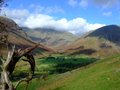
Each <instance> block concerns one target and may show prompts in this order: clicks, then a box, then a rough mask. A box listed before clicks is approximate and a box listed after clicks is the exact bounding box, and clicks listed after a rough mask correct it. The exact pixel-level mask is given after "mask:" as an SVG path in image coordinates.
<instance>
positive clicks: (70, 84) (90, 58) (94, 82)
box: [0, 17, 120, 90]
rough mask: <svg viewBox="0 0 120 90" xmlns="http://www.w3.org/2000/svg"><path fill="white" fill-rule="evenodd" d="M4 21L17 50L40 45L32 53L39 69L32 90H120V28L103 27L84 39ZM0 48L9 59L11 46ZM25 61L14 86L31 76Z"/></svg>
mask: <svg viewBox="0 0 120 90" xmlns="http://www.w3.org/2000/svg"><path fill="white" fill-rule="evenodd" d="M0 22H1V23H2V24H1V25H3V24H5V25H6V28H5V30H7V32H6V34H8V39H7V40H8V43H10V44H12V45H16V50H18V51H19V48H21V49H22V50H24V49H25V48H26V47H32V46H34V45H36V44H39V45H38V47H37V48H36V49H35V50H34V51H33V52H32V53H31V54H33V55H34V57H35V63H36V66H35V74H34V76H33V80H32V81H30V82H29V85H28V90H90V89H91V90H119V89H120V88H119V83H120V79H119V76H120V69H119V67H120V64H119V63H120V61H119V59H120V44H119V42H120V34H119V33H120V27H119V26H117V25H108V26H103V27H101V28H98V29H96V30H93V31H92V32H87V33H85V34H84V35H82V36H81V37H80V36H76V35H74V34H71V33H69V32H66V31H57V30H55V29H52V28H35V29H30V28H27V27H19V26H18V25H17V24H16V23H15V22H14V21H13V20H11V19H8V18H5V17H0ZM6 22H7V23H6ZM1 27H2V26H1ZM0 30H2V29H0ZM2 34H3V33H2V31H1V35H2ZM0 45H1V47H0V54H1V55H3V56H4V57H6V56H5V55H7V52H8V50H7V47H6V46H5V45H4V44H0ZM24 58H25V57H23V58H21V59H20V61H19V63H17V64H16V66H15V67H16V68H15V70H14V72H13V74H12V77H11V78H10V79H11V80H12V82H13V84H16V83H17V81H18V80H21V79H23V78H25V77H27V76H28V75H29V73H28V71H29V68H28V67H29V63H27V62H24V61H23V60H25V59H24ZM0 63H1V62H0ZM1 64H2V63H1ZM25 86H26V83H22V84H20V85H19V87H18V88H17V90H24V89H25Z"/></svg>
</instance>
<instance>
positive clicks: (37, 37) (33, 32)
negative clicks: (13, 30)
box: [22, 27, 78, 47]
mask: <svg viewBox="0 0 120 90" xmlns="http://www.w3.org/2000/svg"><path fill="white" fill-rule="evenodd" d="M22 29H23V30H24V31H25V32H26V33H27V34H28V35H29V36H30V37H31V39H32V40H33V41H37V42H40V43H42V44H44V45H48V46H52V47H58V46H61V45H66V44H69V43H71V42H73V41H74V40H76V39H77V38H78V37H77V36H75V35H73V34H72V33H69V32H65V31H58V30H56V29H53V28H35V29H30V28H27V27H22Z"/></svg>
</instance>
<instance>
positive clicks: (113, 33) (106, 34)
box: [86, 25, 120, 45]
mask: <svg viewBox="0 0 120 90" xmlns="http://www.w3.org/2000/svg"><path fill="white" fill-rule="evenodd" d="M86 37H99V38H104V39H106V40H109V41H111V42H113V43H115V44H118V45H120V27H119V26H117V25H108V26H104V27H101V28H99V29H97V30H95V31H93V32H91V33H90V34H88V35H87V36H86Z"/></svg>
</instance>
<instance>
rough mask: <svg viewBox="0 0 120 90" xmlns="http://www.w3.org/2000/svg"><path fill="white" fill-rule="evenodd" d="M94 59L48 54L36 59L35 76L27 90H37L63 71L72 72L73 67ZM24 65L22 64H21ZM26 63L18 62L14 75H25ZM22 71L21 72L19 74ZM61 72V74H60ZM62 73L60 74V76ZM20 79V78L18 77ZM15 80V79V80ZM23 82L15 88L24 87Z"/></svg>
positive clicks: (54, 79)
mask: <svg viewBox="0 0 120 90" xmlns="http://www.w3.org/2000/svg"><path fill="white" fill-rule="evenodd" d="M94 61H96V59H94V58H90V57H87V56H72V57H70V56H61V55H58V56H49V57H46V58H43V59H36V64H37V68H36V72H35V74H36V78H34V79H33V80H32V81H31V82H30V84H29V87H28V90H37V88H39V87H40V86H41V85H42V86H45V85H47V84H48V85H49V84H50V83H51V82H54V81H56V80H57V79H58V78H57V77H58V76H60V77H62V76H63V73H64V72H67V71H69V72H72V70H73V69H76V68H78V67H82V66H86V65H87V64H90V63H92V62H94ZM22 65H24V66H22ZM27 67H28V64H27V63H24V62H22V61H21V62H20V63H18V65H17V68H16V70H15V72H14V77H25V76H26V75H27V73H26V72H27V71H28V68H27ZM20 73H22V74H20ZM60 73H61V74H60ZM43 75H47V79H46V80H45V79H41V76H43ZM61 75H62V76H61ZM60 77H59V78H60ZM19 79H20V78H19ZM15 82H16V80H15ZM25 85H26V84H25V83H23V84H21V85H20V87H18V89H17V90H21V88H22V89H24V88H25Z"/></svg>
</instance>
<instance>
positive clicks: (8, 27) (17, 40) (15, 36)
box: [0, 16, 50, 51]
mask: <svg viewBox="0 0 120 90" xmlns="http://www.w3.org/2000/svg"><path fill="white" fill-rule="evenodd" d="M2 27H5V28H4V32H3V29H2ZM2 34H8V40H7V41H8V42H9V43H11V44H15V45H16V46H17V47H21V48H25V47H29V46H33V45H36V44H37V43H35V42H33V41H32V40H31V39H30V38H29V36H28V35H27V34H26V33H25V32H24V31H23V30H22V28H20V27H19V26H18V25H17V24H16V23H15V22H14V21H13V20H11V19H9V18H7V17H2V16H0V35H2ZM4 47H5V45H2V44H1V45H0V49H1V50H0V51H4V50H2V49H3V48H4ZM4 49H5V48H4ZM39 49H42V50H45V51H46V50H50V49H49V48H47V47H45V46H43V45H41V44H40V45H39Z"/></svg>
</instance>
